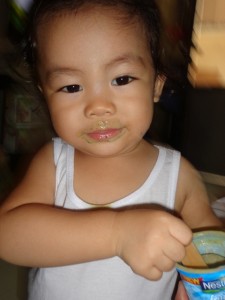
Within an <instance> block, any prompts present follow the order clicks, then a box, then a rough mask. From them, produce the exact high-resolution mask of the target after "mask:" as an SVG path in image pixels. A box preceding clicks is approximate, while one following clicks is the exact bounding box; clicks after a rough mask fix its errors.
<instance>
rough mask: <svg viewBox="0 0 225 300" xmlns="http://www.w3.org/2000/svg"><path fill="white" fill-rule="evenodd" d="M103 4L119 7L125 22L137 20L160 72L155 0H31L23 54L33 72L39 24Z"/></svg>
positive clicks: (158, 31)
mask: <svg viewBox="0 0 225 300" xmlns="http://www.w3.org/2000/svg"><path fill="white" fill-rule="evenodd" d="M96 5H98V6H102V7H106V8H107V7H108V8H115V9H118V10H120V11H121V12H122V13H123V15H124V16H125V17H126V20H127V21H128V22H131V21H132V20H134V19H135V20H138V21H140V23H142V25H143V26H144V30H145V34H146V39H147V42H148V45H149V49H150V54H151V57H152V60H153V66H154V68H155V70H156V72H157V73H162V68H161V63H160V58H161V47H160V15H159V11H158V8H157V5H156V3H155V1H154V0H34V5H33V7H32V9H31V13H30V21H29V22H28V31H27V38H26V39H25V47H24V57H25V59H26V61H27V63H28V64H29V66H30V67H31V70H32V71H33V74H35V69H36V68H35V67H36V62H37V53H36V50H35V45H36V34H37V28H38V26H39V24H41V23H43V22H44V21H45V20H49V19H50V18H51V17H54V16H56V15H58V14H61V13H67V12H77V11H78V10H79V9H81V8H84V7H94V6H96Z"/></svg>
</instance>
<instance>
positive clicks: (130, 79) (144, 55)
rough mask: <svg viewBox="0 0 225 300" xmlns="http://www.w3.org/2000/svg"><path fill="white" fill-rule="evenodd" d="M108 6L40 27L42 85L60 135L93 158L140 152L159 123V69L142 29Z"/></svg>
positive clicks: (52, 21) (63, 16) (38, 48)
mask: <svg viewBox="0 0 225 300" xmlns="http://www.w3.org/2000/svg"><path fill="white" fill-rule="evenodd" d="M116 14H118V12H115V11H113V10H109V9H107V10H106V9H103V8H101V9H100V8H98V9H94V10H93V9H92V10H90V9H89V10H87V9H86V10H82V11H79V12H78V13H77V14H74V13H67V14H63V15H61V16H58V17H55V18H54V19H51V20H49V21H48V22H46V23H44V24H42V25H40V27H39V30H38V37H37V51H38V70H39V75H40V86H41V89H42V91H43V93H44V96H45V98H46V100H47V103H48V106H49V110H50V114H51V118H52V122H53V125H54V127H55V130H56V132H57V133H58V135H59V136H60V137H61V138H63V139H64V140H65V141H67V142H68V143H69V144H71V145H73V146H74V147H75V148H76V149H78V150H80V151H83V152H85V153H88V154H90V155H94V156H104V157H107V156H114V155H120V154H124V153H127V152H129V151H133V149H135V148H136V146H137V145H138V144H139V142H140V140H141V139H142V137H143V135H144V133H145V132H146V130H147V129H148V128H149V125H150V123H151V120H152V112H153V98H154V91H155V71H154V69H153V63H152V59H151V57H150V50H149V46H148V45H147V41H146V37H145V34H144V32H143V29H142V27H141V26H140V25H139V24H138V23H136V22H135V23H131V24H128V23H127V22H126V23H124V22H123V21H121V20H119V19H118V18H117V17H116Z"/></svg>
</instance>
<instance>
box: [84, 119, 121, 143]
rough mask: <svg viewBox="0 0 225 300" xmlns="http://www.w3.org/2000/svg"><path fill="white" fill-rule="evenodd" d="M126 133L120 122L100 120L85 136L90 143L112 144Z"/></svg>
mask: <svg viewBox="0 0 225 300" xmlns="http://www.w3.org/2000/svg"><path fill="white" fill-rule="evenodd" d="M123 133H124V127H123V126H121V124H120V122H119V121H118V120H110V121H108V120H98V121H96V122H95V123H94V124H93V126H92V127H91V128H90V129H89V130H88V131H87V132H86V133H85V134H84V136H83V137H84V139H86V140H87V141H88V142H89V143H99V142H111V141H114V140H116V139H117V138H119V137H120V136H121V135H123Z"/></svg>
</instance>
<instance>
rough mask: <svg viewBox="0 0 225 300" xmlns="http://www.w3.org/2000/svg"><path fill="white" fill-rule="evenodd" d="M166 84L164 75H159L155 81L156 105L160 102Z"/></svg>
mask: <svg viewBox="0 0 225 300" xmlns="http://www.w3.org/2000/svg"><path fill="white" fill-rule="evenodd" d="M165 82H166V77H165V76H164V75H157V77H156V80H155V87H154V102H155V103H156V102H158V101H159V99H160V96H161V94H162V90H163V87H164V84H165Z"/></svg>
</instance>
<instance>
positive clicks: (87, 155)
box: [0, 9, 222, 280]
mask: <svg viewBox="0 0 225 300" xmlns="http://www.w3.org/2000/svg"><path fill="white" fill-rule="evenodd" d="M114 14H115V11H111V12H109V11H108V14H107V13H106V14H104V15H103V14H101V10H100V9H99V10H98V9H96V10H94V11H91V12H90V11H89V10H84V11H81V12H79V13H78V14H76V17H74V15H73V14H69V13H68V15H66V16H61V17H60V18H55V19H54V18H53V20H52V21H50V22H48V23H47V24H43V25H40V28H39V31H38V41H37V42H38V43H37V45H38V48H37V49H38V51H39V65H38V68H39V74H40V89H41V90H42V92H43V94H44V96H45V98H46V101H47V103H48V106H49V111H50V114H51V118H52V122H53V125H54V127H55V129H56V131H57V133H58V135H59V136H60V137H61V138H62V139H64V140H65V141H66V142H67V143H69V144H71V145H72V146H74V147H75V148H76V157H75V165H76V168H75V177H74V191H75V193H76V194H77V195H78V196H79V197H80V198H81V199H83V200H84V201H86V202H87V203H92V204H94V205H96V208H97V209H96V210H93V211H82V212H81V211H69V210H65V209H59V208H56V207H54V193H55V165H54V161H53V146H52V143H50V144H48V145H46V146H45V147H43V148H42V149H41V150H40V151H39V153H38V154H37V155H36V156H35V158H34V160H33V161H32V163H31V165H30V167H29V169H28V172H27V174H26V176H25V178H24V179H23V181H22V182H21V183H20V185H19V186H18V187H17V188H16V189H15V190H14V191H13V192H12V193H11V195H10V196H9V197H8V199H6V201H5V203H4V204H3V205H2V206H1V210H0V244H1V248H0V257H1V258H2V259H5V260H7V261H9V262H12V263H15V264H19V265H26V266H39V267H46V266H62V265H68V264H75V263H80V262H86V261H92V260H97V259H103V258H108V257H113V256H119V257H120V258H121V259H123V260H124V261H125V262H126V263H127V264H128V265H129V266H130V267H131V269H132V270H133V271H134V272H135V273H137V274H139V275H141V276H143V277H145V278H147V279H150V280H158V279H159V278H160V277H161V276H162V274H163V272H165V271H169V270H171V269H172V268H173V267H174V265H175V263H176V262H178V261H180V260H182V258H183V257H184V255H185V246H186V245H188V244H189V243H190V241H191V238H192V231H191V229H193V228H204V227H208V226H221V225H222V224H221V222H220V221H219V220H218V219H217V218H216V217H215V215H214V214H213V212H212V210H211V208H210V206H209V204H208V198H207V194H206V191H205V188H204V185H203V183H202V181H201V178H200V177H199V175H198V173H197V172H196V171H195V170H194V168H193V167H192V166H191V165H190V164H189V163H188V162H187V161H186V160H185V159H183V158H182V159H181V165H180V171H179V179H178V185H177V193H176V200H175V211H176V213H177V214H178V215H179V216H180V218H178V217H176V216H174V215H172V214H170V213H168V212H166V211H163V210H159V209H155V208H151V207H149V208H139V209H123V210H120V211H116V210H112V209H108V208H105V207H104V205H106V204H109V203H112V202H115V201H117V200H119V199H121V198H123V197H124V196H126V195H128V194H130V193H131V192H133V191H135V190H136V189H138V188H139V187H140V186H141V185H142V183H143V182H144V181H145V179H146V178H147V177H148V175H149V174H150V173H151V170H152V169H153V167H154V165H155V162H156V160H157V157H158V150H157V148H156V147H154V146H153V145H151V144H149V143H147V142H146V141H144V140H143V135H144V133H145V132H146V131H147V129H148V127H149V125H150V123H151V121H152V115H153V103H154V101H157V99H158V97H159V95H160V91H161V90H162V87H163V80H162V78H160V77H157V76H156V74H155V72H154V69H153V67H152V60H151V57H150V56H149V49H148V47H147V45H146V41H145V36H144V34H143V31H142V30H141V28H140V26H134V25H133V24H131V25H129V26H128V25H127V26H126V28H125V29H124V30H121V28H120V26H119V27H118V20H117V21H116V22H115V18H114ZM77 22H79V26H77ZM136 25H137V24H136ZM87 28H88V29H89V30H87ZM65 32H67V36H68V39H66V40H65V38H64V37H65ZM90 40H91V41H92V43H91V44H90V43H89V41H90ZM62 41H63V42H62ZM109 45H110V47H109ZM99 49H101V50H102V51H99ZM121 82H122V84H121ZM71 91H72V92H71ZM105 124H107V125H105ZM102 126H103V127H104V126H105V127H104V128H102ZM115 166H116V167H115ZM87 170H94V172H89V171H87ZM96 174H97V175H96ZM106 207H107V206H106ZM77 245H79V247H78V246H77ZM49 253H51V255H49Z"/></svg>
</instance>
